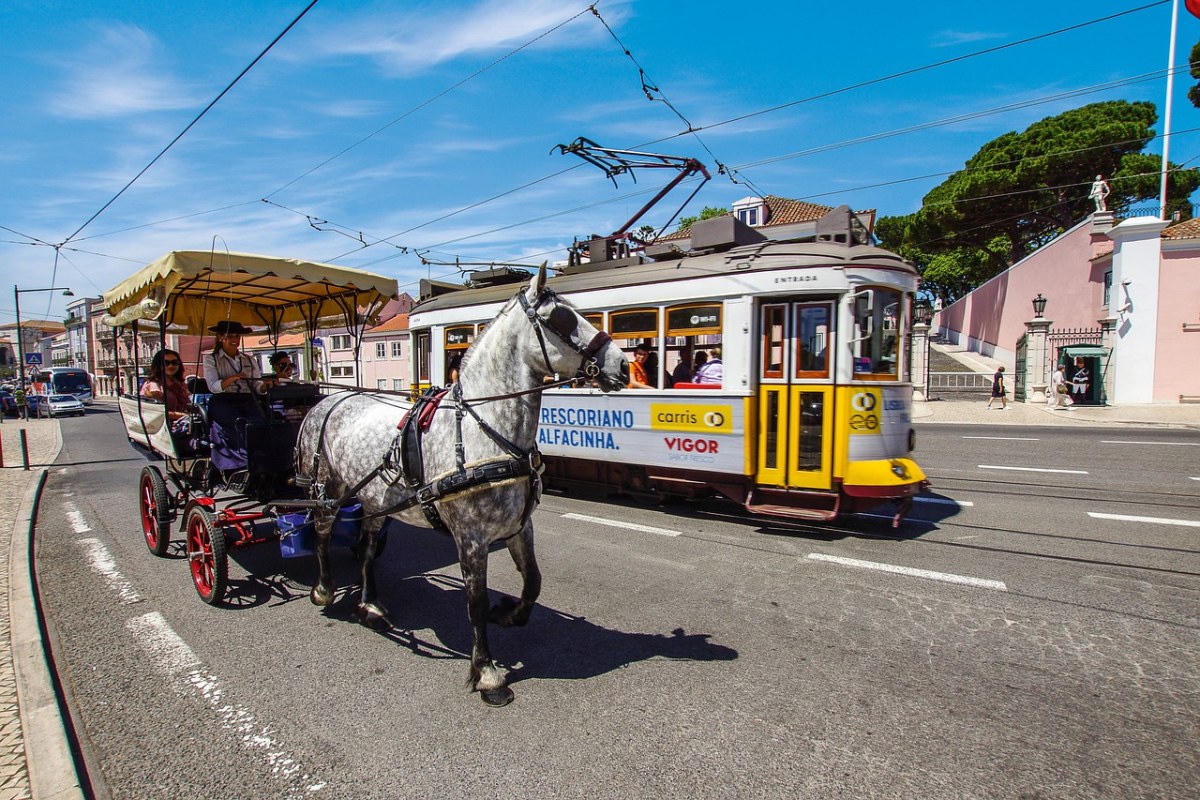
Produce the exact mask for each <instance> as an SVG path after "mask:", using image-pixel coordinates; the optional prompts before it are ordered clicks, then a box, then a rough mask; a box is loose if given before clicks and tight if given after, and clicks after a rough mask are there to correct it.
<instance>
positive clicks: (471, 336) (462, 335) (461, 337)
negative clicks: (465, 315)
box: [446, 325, 475, 350]
mask: <svg viewBox="0 0 1200 800" xmlns="http://www.w3.org/2000/svg"><path fill="white" fill-rule="evenodd" d="M473 341H475V326H474V325H455V326H454V327H453V328H446V349H447V350H466V349H467V348H468V347H470V346H471V342H473Z"/></svg>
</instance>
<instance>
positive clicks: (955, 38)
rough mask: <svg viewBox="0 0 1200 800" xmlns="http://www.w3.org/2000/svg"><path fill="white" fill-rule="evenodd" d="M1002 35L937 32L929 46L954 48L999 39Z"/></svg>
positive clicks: (983, 32) (980, 32) (970, 32)
mask: <svg viewBox="0 0 1200 800" xmlns="http://www.w3.org/2000/svg"><path fill="white" fill-rule="evenodd" d="M1002 35H1003V34H999V33H989V32H987V31H938V32H937V33H936V34H934V36H933V41H931V42H930V45H931V46H933V47H955V46H957V45H960V44H974V43H975V42H986V41H990V40H992V39H999V38H1000V37H1001V36H1002Z"/></svg>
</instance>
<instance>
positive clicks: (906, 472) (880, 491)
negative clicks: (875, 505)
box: [842, 458, 929, 498]
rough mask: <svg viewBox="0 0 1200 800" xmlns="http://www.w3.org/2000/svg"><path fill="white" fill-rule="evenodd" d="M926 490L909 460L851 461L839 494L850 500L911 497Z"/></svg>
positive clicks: (927, 485) (920, 471)
mask: <svg viewBox="0 0 1200 800" xmlns="http://www.w3.org/2000/svg"><path fill="white" fill-rule="evenodd" d="M928 488H929V481H928V480H927V479H926V478H925V473H924V472H923V471H922V470H921V468H920V467H919V466H917V462H915V461H913V460H912V459H911V458H884V459H880V460H878V461H851V462H850V464H849V465H848V466H847V468H846V474H845V475H844V476H843V477H842V491H843V492H845V493H846V494H847V495H849V496H851V497H878V498H901V497H912V496H913V495H917V494H920V493H921V492H924V491H926V490H927V489H928Z"/></svg>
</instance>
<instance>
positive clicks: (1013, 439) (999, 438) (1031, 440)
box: [962, 436, 1041, 442]
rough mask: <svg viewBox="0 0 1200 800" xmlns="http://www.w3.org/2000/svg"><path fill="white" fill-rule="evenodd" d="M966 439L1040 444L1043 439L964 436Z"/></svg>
mask: <svg viewBox="0 0 1200 800" xmlns="http://www.w3.org/2000/svg"><path fill="white" fill-rule="evenodd" d="M962 438H964V439H991V440H993V441H997V442H1040V441H1041V439H1030V438H1029V437H1027V436H964V437H962Z"/></svg>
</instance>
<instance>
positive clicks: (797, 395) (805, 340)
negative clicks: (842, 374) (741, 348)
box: [757, 300, 836, 489]
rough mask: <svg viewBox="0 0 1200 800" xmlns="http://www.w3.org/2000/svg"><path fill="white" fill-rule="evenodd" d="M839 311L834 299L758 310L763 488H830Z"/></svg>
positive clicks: (759, 478)
mask: <svg viewBox="0 0 1200 800" xmlns="http://www.w3.org/2000/svg"><path fill="white" fill-rule="evenodd" d="M833 311H834V305H833V301H832V300H829V301H825V300H822V301H807V300H806V301H792V302H782V303H768V304H764V305H763V306H762V307H761V308H760V312H759V313H760V317H759V324H760V328H759V330H760V336H761V347H760V355H759V364H758V370H759V398H758V419H759V426H758V476H757V477H758V480H757V482H758V483H759V484H760V485H767V486H778V487H781V488H790V489H830V488H832V476H833V397H834V395H833V375H834V371H833V354H834V352H835V349H836V348H835V347H834V330H833V320H834V316H833Z"/></svg>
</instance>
